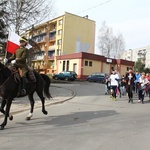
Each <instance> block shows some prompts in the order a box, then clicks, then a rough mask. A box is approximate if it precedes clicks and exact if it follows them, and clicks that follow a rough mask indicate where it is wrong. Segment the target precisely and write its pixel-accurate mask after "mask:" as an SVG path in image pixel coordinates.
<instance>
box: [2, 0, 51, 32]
mask: <svg viewBox="0 0 150 150" xmlns="http://www.w3.org/2000/svg"><path fill="white" fill-rule="evenodd" d="M3 2H5V7H3V10H4V11H6V12H8V13H9V15H8V16H3V19H4V20H5V22H6V23H7V24H8V25H9V27H10V28H11V30H15V32H16V33H17V34H19V33H21V32H22V31H24V30H25V29H26V28H27V27H30V28H31V25H32V24H39V23H41V22H42V21H43V20H44V21H45V20H46V18H48V17H50V14H51V12H52V8H53V7H52V6H53V1H52V0H7V1H6V0H5V1H4V0H3Z"/></svg>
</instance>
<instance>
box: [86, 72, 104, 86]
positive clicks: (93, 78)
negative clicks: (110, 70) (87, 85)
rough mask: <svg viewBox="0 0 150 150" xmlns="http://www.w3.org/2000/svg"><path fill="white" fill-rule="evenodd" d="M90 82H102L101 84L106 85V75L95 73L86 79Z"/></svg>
mask: <svg viewBox="0 0 150 150" xmlns="http://www.w3.org/2000/svg"><path fill="white" fill-rule="evenodd" d="M86 80H87V81H89V82H101V83H105V81H106V74H105V73H99V72H96V73H93V74H91V75H89V76H88V77H87V79H86Z"/></svg>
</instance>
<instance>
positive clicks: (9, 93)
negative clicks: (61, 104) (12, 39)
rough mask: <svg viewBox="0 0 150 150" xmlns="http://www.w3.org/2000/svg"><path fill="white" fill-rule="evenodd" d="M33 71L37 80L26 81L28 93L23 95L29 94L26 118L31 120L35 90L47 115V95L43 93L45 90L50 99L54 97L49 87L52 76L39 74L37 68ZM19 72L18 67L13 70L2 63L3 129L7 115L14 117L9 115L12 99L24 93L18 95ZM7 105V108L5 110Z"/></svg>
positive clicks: (1, 107)
mask: <svg viewBox="0 0 150 150" xmlns="http://www.w3.org/2000/svg"><path fill="white" fill-rule="evenodd" d="M33 73H34V77H35V81H34V82H27V83H26V95H23V96H27V95H28V99H29V101H30V113H29V115H28V116H27V118H26V119H27V120H30V119H31V117H32V116H33V109H34V103H35V102H34V98H33V94H34V93H35V92H36V93H37V95H38V96H39V97H40V99H41V102H42V112H43V114H45V115H47V114H48V112H47V111H46V110H45V97H44V95H43V92H44V94H45V96H46V97H47V98H48V99H50V98H51V97H52V96H51V94H50V92H49V87H50V83H51V80H50V78H49V77H48V76H47V75H45V74H39V73H38V72H36V71H35V70H33ZM18 74H19V72H18V69H17V71H15V72H14V71H13V72H12V71H11V69H10V68H9V67H7V66H5V65H3V64H2V63H0V96H1V97H2V102H1V106H0V112H2V113H3V114H4V120H3V122H2V124H1V125H0V129H1V130H2V129H4V127H5V126H6V125H7V117H9V120H12V119H13V116H12V115H9V112H10V108H11V104H12V100H13V99H14V98H18V97H23V96H22V95H20V96H18V90H19V87H20V84H21V83H20V82H18V81H17V79H16V78H15V75H18ZM19 77H20V74H19ZM20 79H21V77H20ZM5 106H6V108H5V110H4V107H5Z"/></svg>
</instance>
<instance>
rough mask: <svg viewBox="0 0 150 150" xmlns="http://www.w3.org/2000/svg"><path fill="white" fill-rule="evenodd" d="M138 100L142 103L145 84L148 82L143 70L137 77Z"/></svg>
mask: <svg viewBox="0 0 150 150" xmlns="http://www.w3.org/2000/svg"><path fill="white" fill-rule="evenodd" d="M138 82H139V84H140V86H139V90H138V92H139V102H140V101H141V102H142V104H144V95H145V88H146V85H147V84H149V81H148V79H147V78H146V77H145V72H142V74H141V77H140V78H139V81H138Z"/></svg>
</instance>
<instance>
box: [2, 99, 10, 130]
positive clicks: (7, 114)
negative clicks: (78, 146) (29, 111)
mask: <svg viewBox="0 0 150 150" xmlns="http://www.w3.org/2000/svg"><path fill="white" fill-rule="evenodd" d="M11 104H12V98H8V99H7V100H6V111H5V117H4V121H3V123H2V124H1V125H0V127H1V128H0V129H1V130H3V129H4V127H5V126H6V124H7V117H8V116H9V111H10V107H11Z"/></svg>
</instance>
